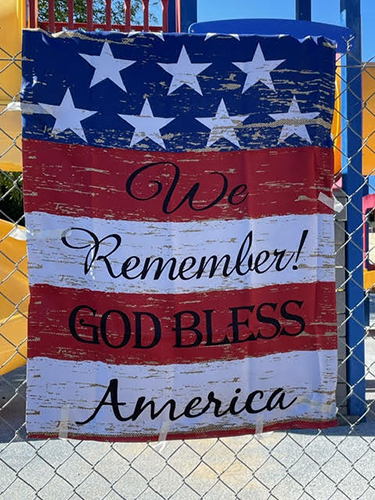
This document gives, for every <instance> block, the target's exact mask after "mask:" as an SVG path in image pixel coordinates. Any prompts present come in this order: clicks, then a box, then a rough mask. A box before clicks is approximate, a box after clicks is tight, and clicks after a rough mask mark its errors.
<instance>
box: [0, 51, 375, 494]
mask: <svg viewBox="0 0 375 500" xmlns="http://www.w3.org/2000/svg"><path fill="white" fill-rule="evenodd" d="M0 50H1V48H0ZM0 61H1V67H0V75H1V74H2V73H5V72H6V71H9V70H11V71H16V72H19V75H18V77H19V79H20V71H21V69H20V54H19V53H17V54H16V55H14V54H9V53H7V52H6V51H5V50H2V51H1V58H0ZM349 66H350V67H351V68H352V69H353V68H357V69H361V71H362V73H363V75H365V74H366V78H368V79H370V81H371V80H373V86H372V88H373V91H371V90H370V91H369V92H368V93H367V94H366V95H365V97H364V98H362V96H361V95H355V92H354V91H353V88H354V83H353V81H352V80H350V77H349V78H348V76H347V74H348V73H345V69H347V68H348V67H349ZM356 78H357V77H356ZM1 81H3V80H1ZM337 81H338V92H337V95H338V98H337V103H338V104H337V110H338V113H339V116H340V118H341V119H340V126H339V127H338V132H337V134H335V135H336V149H337V150H338V151H340V153H341V154H340V155H338V156H337V161H338V162H339V163H340V164H341V165H340V170H341V171H342V172H347V171H348V169H351V168H355V166H353V164H354V162H353V159H354V156H358V154H359V152H362V153H363V154H364V155H365V150H366V154H367V155H368V156H369V159H368V161H369V163H371V154H372V153H374V150H373V148H372V139H373V138H374V134H375V130H374V131H371V130H368V131H367V132H366V134H367V135H366V136H365V138H364V140H363V143H362V141H361V144H362V146H361V147H360V148H359V150H358V151H357V152H356V153H355V155H354V156H353V155H352V156H350V155H348V154H345V151H346V149H345V147H344V145H345V144H344V142H345V139H343V140H340V138H341V137H342V136H343V135H344V134H345V133H347V132H348V131H350V132H351V133H353V134H358V130H357V128H356V127H355V125H354V121H353V118H351V119H350V120H348V119H347V115H346V110H345V108H344V107H343V106H342V105H341V104H339V103H341V102H343V101H344V98H345V95H346V93H348V92H351V93H353V92H354V94H353V95H355V98H356V99H357V100H358V102H359V104H360V106H359V112H360V111H361V109H362V110H363V112H364V113H365V112H366V113H369V114H370V115H372V116H373V117H374V118H375V113H374V112H373V111H372V109H375V104H374V108H372V100H374V102H375V72H374V73H373V71H372V65H371V63H369V64H365V65H363V64H362V63H361V61H359V60H356V59H355V58H353V57H348V58H347V59H345V58H344V57H342V58H341V59H339V60H338V75H337ZM370 87H371V86H370ZM0 92H1V93H2V94H1V95H2V99H3V102H2V107H1V111H0V120H1V121H0V134H1V136H2V142H1V147H2V149H1V150H0V162H1V165H3V167H4V165H8V167H9V162H8V160H7V158H6V157H7V155H9V152H10V151H11V150H12V149H14V150H15V151H19V149H20V145H19V132H18V133H14V134H13V135H12V133H10V130H11V128H9V126H8V125H7V118H8V117H7V114H8V113H10V111H7V109H9V106H8V108H6V105H7V104H9V102H16V101H17V99H18V94H17V93H14V94H10V93H9V90H7V89H6V88H0ZM10 107H11V108H12V106H10ZM13 113H17V112H16V111H13ZM359 138H360V139H361V134H360V133H359ZM8 167H4V170H0V219H1V220H0V356H1V358H0V359H1V362H0V374H1V375H0V498H1V499H9V500H14V499H16V498H19V499H22V500H26V499H34V498H39V499H43V500H47V499H55V498H59V500H63V499H73V498H74V499H75V498H81V499H90V500H95V499H104V498H105V499H110V500H115V499H126V500H131V499H139V500H154V499H155V500H156V499H174V500H180V499H181V500H182V499H189V500H194V499H202V498H204V499H206V500H209V499H212V500H217V499H225V500H227V499H228V500H229V499H235V498H239V499H241V500H242V499H243V500H245V499H251V500H261V499H266V498H274V499H281V500H294V499H314V500H319V499H334V500H339V499H344V498H346V499H351V500H352V499H357V498H361V499H369V500H370V499H371V500H372V499H373V498H374V496H375V479H374V477H375V453H374V450H375V418H374V416H375V415H374V411H373V408H375V406H373V401H374V399H375V339H374V338H373V336H374V333H375V324H374V318H373V316H372V304H373V303H374V301H373V300H371V299H372V294H371V291H370V290H367V291H364V292H362V293H361V294H360V298H359V300H358V303H357V304H356V305H355V306H354V307H352V306H351V307H349V306H348V303H347V300H346V292H347V287H348V285H350V284H352V282H353V280H354V281H355V280H357V285H358V287H359V288H360V289H361V290H363V286H362V283H361V280H358V278H357V276H358V272H359V273H360V275H361V276H362V264H363V262H364V261H367V259H368V258H369V256H371V252H372V248H371V247H370V248H368V251H367V253H366V254H364V255H363V259H362V258H361V259H360V260H361V262H360V263H359V264H357V265H356V266H355V268H351V269H348V268H347V265H346V262H347V254H348V252H350V250H351V246H356V249H357V251H359V252H362V248H360V247H358V244H357V243H356V242H355V234H357V235H358V232H359V234H362V231H363V227H364V226H365V227H366V228H367V225H368V221H367V219H364V220H362V219H361V223H360V224H358V226H357V227H356V228H355V231H351V230H348V221H347V218H348V217H349V215H350V213H351V211H353V210H354V211H357V212H358V213H360V216H361V217H362V215H361V214H362V212H361V207H358V203H356V199H355V197H356V195H358V194H359V195H360V196H362V194H365V193H366V192H367V188H369V187H370V191H371V182H372V180H371V179H372V177H371V175H370V174H369V175H365V176H363V177H360V178H361V182H360V183H359V188H356V190H355V192H354V193H352V192H351V193H348V192H346V191H345V185H344V187H343V186H342V183H341V173H340V174H337V175H336V181H335V186H334V193H335V196H336V199H337V206H338V208H337V212H336V257H337V258H336V262H337V313H338V316H337V317H338V327H339V366H338V389H337V407H338V418H339V423H340V425H339V426H338V427H337V428H334V429H330V430H325V431H321V430H304V431H291V432H273V433H266V434H259V435H253V436H242V437H232V438H222V439H204V440H186V441H170V442H160V443H155V444H143V443H142V444H138V443H135V444H120V443H97V442H88V441H82V442H80V441H75V440H67V439H58V440H46V441H41V440H27V439H26V433H25V421H24V418H25V404H26V402H25V386H26V380H25V379H26V370H25V360H26V358H25V354H26V352H25V345H26V315H27V300H28V295H27V274H26V259H27V257H26V245H25V241H24V240H25V238H24V234H25V233H24V232H23V230H22V229H21V227H20V226H21V225H22V223H23V215H22V174H21V172H18V173H17V172H12V171H8V170H5V168H8ZM358 175H359V173H358ZM372 187H373V188H375V186H372ZM374 205H375V204H374ZM368 219H369V220H370V222H371V220H372V219H373V216H372V212H371V211H369V212H368ZM361 255H362V254H361ZM356 273H357V274H356ZM368 304H369V309H370V314H369V317H370V321H369V322H368V321H367V320H366V319H363V320H362V322H361V321H359V320H358V315H357V316H356V314H355V312H356V311H357V312H358V311H359V310H361V308H362V307H363V306H364V305H366V306H368ZM353 318H354V319H355V321H356V324H357V327H359V329H360V331H361V332H362V334H361V336H360V338H359V339H357V340H356V341H355V342H354V344H353V342H348V340H347V335H348V324H349V322H350V321H353ZM364 318H366V316H364ZM362 352H364V358H363V357H362V355H361V353H362ZM353 358H355V361H356V363H357V365H359V367H360V368H361V369H362V375H360V376H359V377H357V380H356V381H355V382H354V383H353V382H351V381H350V379H349V378H348V373H349V372H350V363H351V362H352V361H353ZM11 368H15V369H11ZM357 368H358V367H357ZM357 372H358V370H357ZM359 373H360V370H359ZM362 387H364V389H365V391H364V392H363V393H361V390H360V389H361V388H362ZM364 394H365V396H364ZM353 398H356V399H357V400H359V402H360V407H361V408H362V411H361V412H360V414H354V415H353V412H352V411H351V410H350V404H349V403H350V401H351V400H353Z"/></svg>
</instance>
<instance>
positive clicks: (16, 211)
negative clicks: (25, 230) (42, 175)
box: [0, 170, 23, 223]
mask: <svg viewBox="0 0 375 500" xmlns="http://www.w3.org/2000/svg"><path fill="white" fill-rule="evenodd" d="M22 188H23V182H22V173H20V172H3V171H2V170H0V218H1V219H4V220H8V221H10V222H20V223H22V222H23V221H22V219H23V203H22V202H23V195H22Z"/></svg>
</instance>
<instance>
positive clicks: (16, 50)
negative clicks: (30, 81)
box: [0, 0, 25, 171]
mask: <svg viewBox="0 0 375 500" xmlns="http://www.w3.org/2000/svg"><path fill="white" fill-rule="evenodd" d="M24 4H25V2H24V0H0V168H1V169H3V170H16V171H17V170H18V171H19V170H21V169H22V158H21V151H20V149H17V147H14V142H15V143H16V145H17V146H18V147H19V148H21V112H20V111H5V108H6V106H7V104H9V102H11V101H12V98H13V97H14V96H18V94H19V91H20V88H21V40H22V28H23V27H24V26H25V9H24ZM12 59H13V61H12ZM17 100H18V98H17ZM4 132H5V133H4ZM7 135H9V136H10V138H9V137H7ZM13 139H16V140H15V141H14V140H13Z"/></svg>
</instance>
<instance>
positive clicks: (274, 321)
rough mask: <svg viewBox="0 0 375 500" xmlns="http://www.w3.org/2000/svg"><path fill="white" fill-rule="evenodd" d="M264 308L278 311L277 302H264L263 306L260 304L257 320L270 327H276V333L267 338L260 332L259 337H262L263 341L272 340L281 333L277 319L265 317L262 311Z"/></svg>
mask: <svg viewBox="0 0 375 500" xmlns="http://www.w3.org/2000/svg"><path fill="white" fill-rule="evenodd" d="M264 307H270V308H271V309H272V310H273V311H276V308H277V304H276V303H275V302H264V303H263V304H260V306H259V307H258V309H257V320H258V321H259V322H260V323H266V324H269V325H273V326H274V327H275V331H274V332H273V333H272V335H267V336H264V335H262V333H261V331H260V330H259V331H258V337H260V338H262V339H272V338H274V337H276V336H277V335H278V334H279V333H280V329H281V325H280V323H279V321H278V320H277V319H276V318H272V317H270V316H265V315H264V314H263V313H262V309H263V308H264Z"/></svg>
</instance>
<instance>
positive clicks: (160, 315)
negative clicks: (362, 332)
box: [22, 30, 337, 441]
mask: <svg viewBox="0 0 375 500" xmlns="http://www.w3.org/2000/svg"><path fill="white" fill-rule="evenodd" d="M23 54H24V56H25V61H24V64H23V78H24V87H23V95H22V100H23V104H22V106H23V111H24V128H23V155H24V158H23V163H24V175H25V179H24V192H25V213H26V222H27V228H28V253H29V276H30V285H31V303H30V311H29V342H28V346H29V352H28V390H27V391H28V392H27V398H28V401H27V429H28V433H29V435H30V436H33V437H57V436H64V437H73V438H83V439H99V440H119V441H136V440H154V439H158V436H159V434H160V433H162V435H163V437H166V438H167V439H174V438H196V437H205V436H206V437H209V436H224V435H237V434H243V433H248V432H255V431H256V430H258V429H259V426H260V427H262V428H263V429H264V430H272V429H285V428H298V427H300V428H306V427H307V428H308V427H316V426H320V427H329V426H332V425H335V422H336V420H335V385H336V366H337V360H336V348H337V339H336V334H337V332H336V313H335V284H334V258H333V251H334V246H333V214H332V209H331V207H330V203H329V202H330V201H331V200H332V196H331V186H332V175H333V154H332V149H331V146H332V142H331V138H330V128H331V121H332V112H333V98H334V56H335V53H334V48H333V47H332V46H331V45H330V44H329V43H327V42H326V41H325V40H324V38H316V39H314V40H313V39H311V38H306V39H304V40H301V41H299V40H295V39H293V38H292V37H289V36H280V37H276V36H275V37H260V36H242V35H241V36H238V37H236V38H233V37H231V36H216V37H205V36H202V35H187V34H184V35H181V34H178V35H172V34H171V35H168V34H165V35H163V36H159V37H156V36H154V35H153V34H148V33H141V34H138V35H136V36H131V37H128V36H127V35H126V34H120V33H101V32H96V33H85V34H83V33H63V34H61V35H58V36H50V35H48V34H47V33H44V32H42V31H38V30H33V31H27V30H26V31H25V33H24V47H23ZM321 200H325V202H322V201H321ZM327 200H328V203H327Z"/></svg>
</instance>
